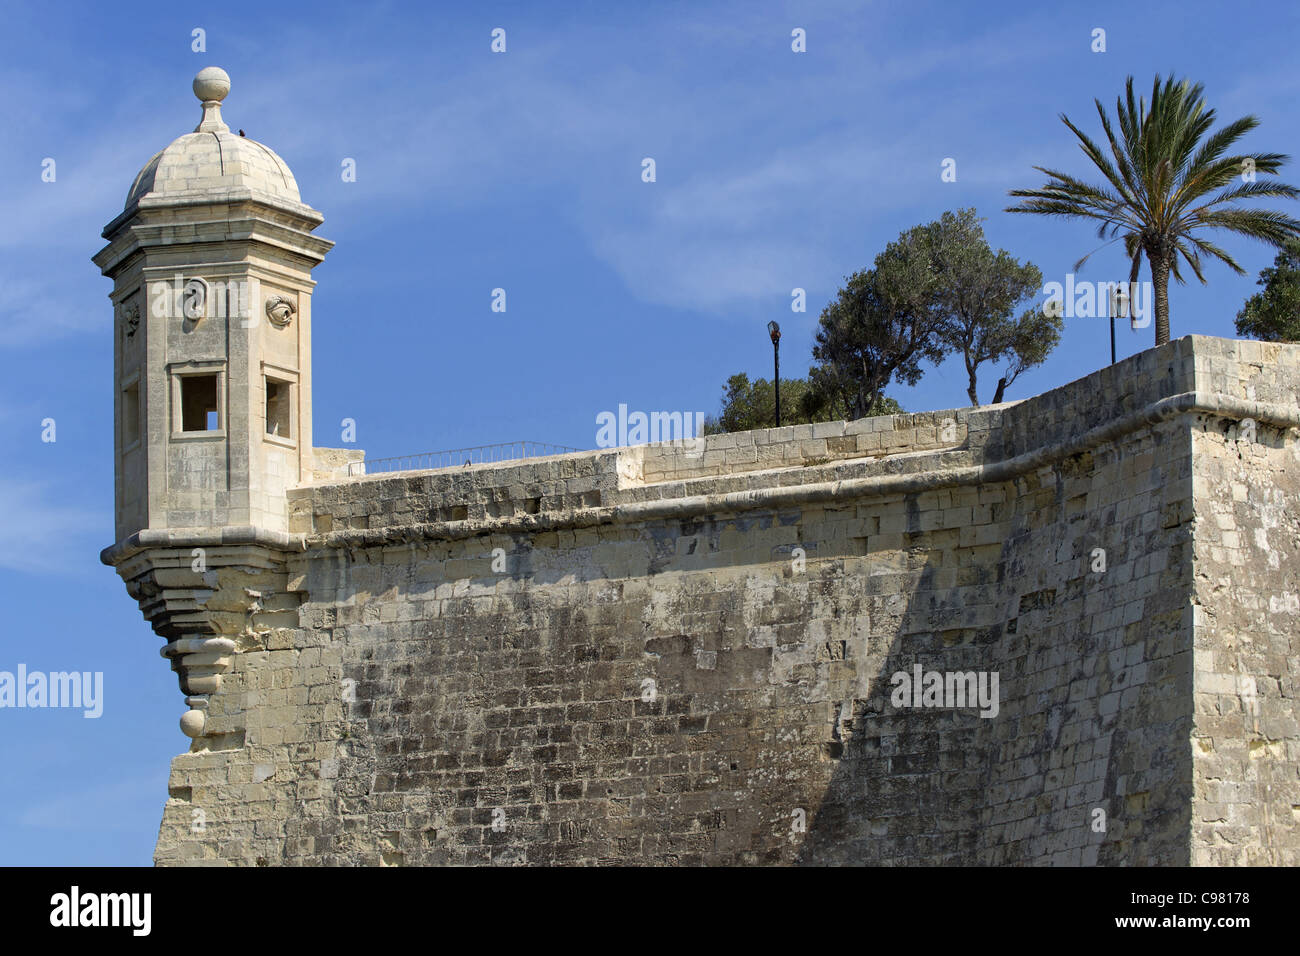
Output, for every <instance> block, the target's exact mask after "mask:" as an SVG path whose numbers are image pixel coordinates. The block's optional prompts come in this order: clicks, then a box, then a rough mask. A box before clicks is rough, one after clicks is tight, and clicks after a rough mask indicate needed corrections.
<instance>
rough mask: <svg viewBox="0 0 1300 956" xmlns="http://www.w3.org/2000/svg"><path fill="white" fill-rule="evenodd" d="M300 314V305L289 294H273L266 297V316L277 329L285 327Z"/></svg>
mask: <svg viewBox="0 0 1300 956" xmlns="http://www.w3.org/2000/svg"><path fill="white" fill-rule="evenodd" d="M297 314H298V306H297V304H296V303H295V302H294V301H293V299H292V298H290V297H289V296H284V295H272V296H268V297H267V299H266V317H267V319H269V320H270V322H271V324H272V325H274V326H275V327H276V328H277V329H283V328H285V327H286V326H287V325H288V324H289V323H290V322H292V321H293V317H294V316H295V315H297Z"/></svg>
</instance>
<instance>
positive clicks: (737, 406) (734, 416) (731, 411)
mask: <svg viewBox="0 0 1300 956" xmlns="http://www.w3.org/2000/svg"><path fill="white" fill-rule="evenodd" d="M774 393H775V390H774V389H773V388H772V383H771V382H770V381H768V380H767V379H764V378H760V379H755V380H754V381H753V382H751V381H750V380H749V376H748V375H746V374H745V373H743V372H741V373H739V374H736V375H733V376H731V378H729V379H727V384H726V385H724V386H723V388H722V411H721V412H720V413H719V414H718V416H717V417H716V418H715V417H709V418H707V419H705V422H704V434H706V435H717V434H720V433H722V432H740V431H749V430H750V429H753V428H773V427H775V425H776V395H775V394H774ZM902 411H903V409H902V408H901V407H900V406H899V404H898V403H897V402H896V401H894V400H893V399H892V398H886V399H884V400H883V401H882V402H881V403H880V405H879V406H878V408H877V409H876V410H874V411H873V412H872V414H874V415H894V414H899V413H901V412H902ZM845 417H846V411H845V409H844V407H843V405H842V404H840V403H839V402H838V401H837V400H836V399H834V398H833V397H832V396H829V395H826V394H824V393H820V394H819V393H818V392H817V391H816V390H815V389H814V388H813V386H812V385H811V384H810V383H809V381H808V380H807V379H802V378H783V379H781V424H782V425H808V424H811V423H813V422H835V421H841V420H843V419H844V418H845Z"/></svg>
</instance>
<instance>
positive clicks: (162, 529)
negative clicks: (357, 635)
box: [94, 67, 333, 737]
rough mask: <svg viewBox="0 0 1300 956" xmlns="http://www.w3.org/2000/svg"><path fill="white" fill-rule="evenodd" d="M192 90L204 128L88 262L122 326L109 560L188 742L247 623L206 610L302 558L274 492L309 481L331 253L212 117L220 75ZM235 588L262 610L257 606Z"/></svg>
mask: <svg viewBox="0 0 1300 956" xmlns="http://www.w3.org/2000/svg"><path fill="white" fill-rule="evenodd" d="M193 88H194V94H195V95H196V96H197V97H198V98H199V100H200V102H201V103H202V109H203V114H202V118H201V120H200V122H199V124H198V126H197V127H195V129H194V131H193V132H192V133H186V134H184V135H183V136H180V137H179V138H177V139H176V140H174V141H173V142H172V143H171V145H169V146H168V147H167V148H165V149H163V150H162V151H161V152H159V153H158V154H157V155H155V156H154V157H153V158H152V159H151V160H149V162H148V163H146V164H145V166H144V168H143V169H141V170H140V173H139V175H137V176H136V177H135V181H134V182H133V183H132V185H131V189H130V192H129V193H128V194H127V197H126V206H125V208H124V209H123V210H122V213H121V215H119V216H118V217H117V218H115V219H114V220H113V221H112V222H110V223H109V224H108V225H107V226H106V227H105V228H104V232H103V236H104V238H105V239H106V240H108V245H106V246H105V247H104V248H103V249H101V250H100V251H99V253H98V254H96V255H95V257H94V262H95V264H96V265H97V266H99V268H100V269H101V270H102V271H103V273H104V275H106V276H108V277H109V278H111V279H112V280H113V291H112V294H111V296H110V298H111V299H112V302H113V309H114V315H115V318H114V335H113V343H114V345H113V354H114V359H113V369H114V378H115V382H116V389H115V398H114V417H115V436H116V437H115V442H114V471H115V475H116V495H115V514H116V540H117V543H116V544H115V545H113V546H112V547H111V548H108V549H107V550H106V551H105V552H104V554H103V560H104V561H105V562H106V563H108V564H111V565H112V566H114V567H115V568H116V569H117V571H118V573H119V574H120V575H121V576H122V578H123V579H124V580H125V581H126V582H127V587H128V590H129V591H130V592H131V594H132V596H133V597H135V598H136V599H137V600H139V601H140V604H141V608H142V610H143V611H144V613H145V616H146V617H147V618H148V619H149V621H150V623H151V624H152V625H153V627H154V629H155V630H156V631H157V632H158V633H159V634H161V635H162V636H164V637H166V638H167V639H168V644H167V646H166V648H164V651H163V653H164V655H165V656H167V657H170V658H171V660H172V666H173V667H174V668H175V669H176V671H177V672H178V673H179V675H180V679H181V689H182V691H184V692H185V693H186V695H187V698H186V700H187V703H188V704H189V705H190V707H191V710H190V712H189V713H187V714H186V715H185V717H184V718H183V719H182V722H181V725H182V729H183V730H184V731H185V732H186V733H187V734H189V735H190V736H192V737H196V736H199V735H200V734H203V733H204V732H205V724H206V722H207V716H208V715H207V714H206V711H207V710H208V705H209V695H211V694H213V693H215V692H216V691H217V690H218V689H219V687H220V680H221V673H222V671H223V670H224V669H225V668H226V667H227V666H228V663H229V655H230V654H231V653H232V652H233V651H234V650H236V649H237V648H236V644H237V641H238V639H239V633H240V631H241V630H242V629H244V628H245V626H246V624H247V620H248V615H249V613H251V612H250V608H248V607H244V608H237V607H220V606H218V607H214V606H213V603H212V600H211V599H212V597H213V595H214V594H215V593H216V592H217V590H218V587H219V582H220V581H221V579H222V576H223V575H227V576H229V574H230V573H234V575H235V576H236V577H235V578H231V581H232V582H233V581H234V580H235V579H236V578H237V577H238V576H239V575H241V574H242V575H251V576H252V577H251V578H250V581H253V580H254V579H256V580H257V581H262V582H263V583H265V581H264V577H265V575H266V574H267V573H272V574H273V575H274V574H275V573H276V571H277V569H280V568H282V566H283V555H284V553H285V552H287V551H289V550H300V549H301V544H300V543H298V541H297V539H296V538H294V537H291V536H289V535H288V534H287V533H286V532H287V529H288V509H287V506H286V495H285V492H286V489H287V488H290V487H293V486H296V485H298V484H301V483H303V482H306V481H310V480H311V478H312V475H313V449H312V423H311V292H312V287H313V286H314V285H315V282H314V281H313V280H312V278H311V270H312V269H313V268H314V267H315V266H316V265H317V264H318V263H320V262H321V260H322V259H323V258H324V256H325V254H326V253H327V252H328V251H329V250H330V248H331V246H332V245H333V243H332V242H330V241H329V240H327V239H322V238H320V237H318V236H314V235H312V230H314V229H315V228H316V227H317V226H319V225H320V223H321V222H322V220H323V217H322V216H321V214H320V213H319V212H317V211H316V210H315V209H312V208H311V207H310V206H308V205H306V204H304V203H303V202H302V200H301V199H300V198H299V195H298V185H297V183H296V182H295V181H294V177H293V173H292V172H290V171H289V167H288V166H287V165H285V163H284V161H283V160H282V159H280V157H279V156H277V155H276V154H275V153H274V152H272V151H271V150H270V149H268V148H267V147H266V146H263V145H262V144H261V143H258V142H256V141H255V140H252V139H248V138H245V137H244V136H243V134H242V132H241V133H232V132H231V131H230V127H228V126H227V125H226V123H225V121H224V120H223V119H222V116H221V102H222V100H224V99H225V97H226V95H227V94H228V93H229V92H230V78H229V76H227V75H226V73H225V71H224V70H221V69H219V68H217V67H207V68H206V69H204V70H201V71H200V72H199V74H198V75H197V76H196V77H195V78H194V84H193ZM245 590H247V592H248V594H249V601H250V604H251V605H256V606H257V609H259V610H260V609H262V605H261V604H260V603H259V602H261V600H262V599H263V598H267V597H268V595H265V594H262V593H261V592H260V591H259V590H258V588H256V587H252V586H247V587H245ZM218 603H220V602H218Z"/></svg>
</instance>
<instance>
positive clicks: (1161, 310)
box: [1147, 249, 1169, 345]
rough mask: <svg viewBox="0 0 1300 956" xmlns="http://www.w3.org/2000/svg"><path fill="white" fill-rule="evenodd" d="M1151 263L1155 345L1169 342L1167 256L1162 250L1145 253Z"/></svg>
mask: <svg viewBox="0 0 1300 956" xmlns="http://www.w3.org/2000/svg"><path fill="white" fill-rule="evenodd" d="M1147 259H1148V260H1149V261H1150V263H1151V284H1152V285H1153V286H1154V292H1155V300H1156V345H1164V344H1165V343H1166V342H1168V341H1169V256H1168V255H1167V254H1166V253H1165V252H1164V250H1163V249H1162V250H1159V251H1157V252H1155V253H1152V252H1151V251H1150V250H1148V251H1147Z"/></svg>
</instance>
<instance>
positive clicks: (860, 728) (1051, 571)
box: [157, 338, 1300, 865]
mask: <svg viewBox="0 0 1300 956" xmlns="http://www.w3.org/2000/svg"><path fill="white" fill-rule="evenodd" d="M1237 349H1238V343H1225V342H1220V341H1219V340H1208V339H1203V338H1185V339H1181V340H1179V341H1177V342H1174V343H1171V344H1170V345H1168V346H1165V347H1163V348H1161V349H1157V350H1153V351H1150V352H1146V353H1142V354H1141V355H1138V356H1134V357H1133V358H1131V359H1128V360H1126V361H1125V362H1122V363H1120V364H1119V365H1118V366H1116V367H1114V368H1112V369H1108V370H1106V371H1104V372H1101V373H1097V374H1095V375H1093V376H1089V377H1088V378H1085V379H1081V380H1080V381H1078V382H1075V383H1071V384H1070V385H1067V386H1064V387H1063V388H1060V389H1056V390H1054V391H1052V392H1049V393H1047V394H1045V395H1042V396H1038V397H1036V398H1033V399H1029V400H1026V401H1024V402H1020V403H1017V404H1014V405H1006V406H998V407H995V408H986V409H981V410H979V411H953V412H939V413H932V414H931V415H928V416H895V417H894V418H893V419H892V420H886V421H885V423H884V424H882V425H879V426H877V425H875V424H874V420H871V421H872V424H871V425H864V423H862V422H856V423H848V424H847V425H846V424H844V423H839V425H838V432H837V431H836V429H834V428H832V429H830V430H829V432H826V431H825V430H824V431H823V435H822V436H821V437H817V436H816V433H815V431H814V433H813V435H806V434H804V433H803V431H801V430H797V429H780V430H772V431H770V432H766V433H763V432H758V433H748V436H747V438H748V439H752V441H750V440H747V439H746V438H742V437H741V436H719V437H720V438H722V439H733V438H734V439H735V443H734V444H731V443H730V442H723V443H720V444H717V443H716V441H717V440H716V439H713V438H711V439H710V444H709V445H706V451H705V454H704V455H703V456H699V455H688V452H689V451H690V449H688V448H683V447H680V446H678V447H676V448H674V447H671V446H668V447H649V448H647V447H642V448H636V449H619V450H611V451H608V452H591V453H582V454H576V455H566V456H559V457H556V458H551V459H544V460H538V461H532V462H520V463H514V464H505V465H492V466H474V467H471V468H464V469H446V470H442V471H438V472H422V473H421V472H414V473H405V474H398V475H392V476H374V477H366V478H353V479H346V480H337V481H330V482H326V483H322V484H318V485H313V486H309V487H303V488H299V489H296V490H293V491H291V492H290V493H289V494H290V502H289V510H290V518H289V528H290V533H291V534H290V536H289V537H290V538H292V537H293V535H298V536H300V540H301V550H295V549H293V548H292V547H289V546H287V545H286V546H285V548H284V551H283V555H282V558H281V559H280V560H282V562H283V568H284V571H283V576H282V577H275V575H274V574H272V572H270V571H268V570H266V569H260V570H259V569H257V568H253V567H251V566H247V567H244V568H242V569H241V568H231V569H229V570H227V571H225V572H223V575H224V576H223V577H222V578H221V579H220V580H215V581H214V582H212V585H213V595H212V596H211V597H209V598H207V600H208V601H211V602H215V603H214V606H222V607H229V608H234V609H236V610H239V609H242V610H241V611H240V613H242V615H243V616H242V618H239V616H238V615H237V614H236V613H235V611H234V610H232V611H231V612H230V614H231V615H232V616H231V617H230V620H231V621H235V620H242V622H243V623H242V626H241V627H240V628H239V635H238V636H239V644H240V652H239V653H238V654H236V655H234V659H233V660H234V663H233V668H232V671H231V672H230V673H229V674H228V675H226V677H225V678H224V684H223V689H222V692H221V693H220V694H219V695H214V702H213V710H212V712H211V716H210V718H209V724H208V733H207V735H205V736H204V737H201V738H199V739H198V740H196V741H195V743H194V747H193V748H192V751H191V752H190V753H188V754H184V755H181V756H180V757H178V758H176V761H175V762H174V764H173V770H172V779H171V784H170V798H169V800H168V802H167V806H166V810H165V812H164V818H163V825H162V829H161V831H160V835H159V843H158V849H157V859H158V861H159V862H160V863H172V862H210V863H223V862H224V863H244V864H255V863H265V864H299V865H314V864H353V863H365V864H406V865H410V864H440V863H455V864H471V863H473V864H478V863H484V864H486V863H492V864H516V863H528V864H546V863H602V862H644V863H659V864H674V863H715V864H742V863H785V864H819V863H898V864H941V863H959V864H1088V863H1101V864H1121V863H1123V864H1186V863H1205V862H1220V861H1223V862H1227V861H1229V860H1231V861H1232V862H1262V861H1278V862H1281V861H1292V862H1294V859H1295V856H1296V854H1297V846H1298V842H1297V835H1296V832H1295V828H1294V811H1293V807H1294V806H1295V805H1297V804H1300V800H1297V799H1296V796H1295V794H1296V786H1297V766H1298V764H1297V756H1298V754H1297V751H1296V746H1297V739H1296V732H1295V726H1296V724H1295V715H1294V710H1293V707H1294V681H1295V671H1296V661H1297V655H1296V653H1295V651H1296V648H1295V646H1294V641H1295V638H1294V637H1292V636H1291V634H1292V632H1293V630H1294V628H1293V627H1292V628H1291V629H1290V630H1288V624H1289V623H1292V622H1294V620H1295V617H1296V612H1294V611H1291V610H1288V609H1290V608H1291V607H1292V605H1293V604H1294V603H1295V602H1294V600H1293V599H1292V597H1289V596H1288V595H1294V594H1296V593H1300V583H1297V582H1296V580H1295V577H1296V574H1297V562H1296V557H1297V556H1296V555H1295V553H1294V548H1295V535H1294V530H1295V529H1294V522H1295V520H1296V519H1295V518H1294V517H1293V516H1294V515H1295V514H1296V513H1297V512H1296V510H1295V509H1294V508H1293V507H1288V506H1289V505H1290V504H1292V502H1291V501H1290V499H1289V498H1288V497H1287V496H1293V495H1294V493H1295V492H1294V489H1295V478H1294V474H1295V465H1294V463H1295V454H1296V447H1297V446H1296V438H1295V433H1294V431H1292V430H1289V429H1290V426H1289V425H1288V424H1287V423H1288V421H1290V422H1291V423H1293V424H1294V422H1295V421H1296V420H1300V395H1298V394H1297V384H1298V383H1300V374H1297V373H1298V372H1300V349H1297V348H1292V349H1284V350H1282V352H1281V353H1275V354H1271V355H1269V356H1262V357H1261V360H1260V361H1259V362H1258V363H1256V364H1255V365H1252V364H1251V363H1250V362H1248V361H1243V357H1242V355H1241V354H1240V353H1239V351H1238V350H1237ZM1250 388H1253V389H1254V391H1253V392H1252V391H1249V389H1250ZM1243 409H1245V410H1248V411H1251V412H1252V413H1253V414H1254V416H1255V418H1256V419H1257V420H1258V422H1259V426H1258V430H1257V434H1258V435H1259V436H1260V437H1259V440H1258V445H1257V446H1252V450H1251V451H1250V455H1249V457H1248V458H1247V457H1240V458H1239V457H1237V456H1236V449H1235V446H1234V448H1233V449H1232V450H1231V453H1229V449H1228V446H1227V445H1226V444H1224V442H1225V441H1226V439H1225V437H1224V427H1225V426H1224V423H1225V422H1239V420H1240V417H1242V415H1243V414H1244V412H1243ZM946 421H951V422H953V423H958V424H959V425H960V430H959V431H958V432H957V434H956V435H955V436H954V435H953V434H952V432H951V431H948V433H947V434H946V435H945V436H940V435H939V429H940V428H941V427H943V425H944V423H945V422H946ZM1230 427H1237V425H1235V424H1234V425H1230ZM930 428H933V429H934V431H935V434H934V436H933V438H932V437H931V435H930V434H929V432H928V431H925V429H930ZM908 433H911V437H910V438H907V439H906V442H908V443H907V444H902V443H903V442H904V441H905V439H904V438H903V437H902V436H906V435H908ZM865 434H870V435H880V436H887V437H882V438H881V439H880V444H879V445H878V446H875V447H871V448H865V447H859V445H858V441H859V439H860V438H861V436H863V435H865ZM940 437H947V438H956V440H955V441H952V442H941V441H939V438H940ZM834 438H839V439H847V438H852V439H853V450H852V452H850V451H849V450H848V448H849V446H848V443H847V442H842V443H841V444H840V445H838V446H837V447H836V450H834V451H832V448H831V445H830V444H829V442H830V441H831V439H834ZM895 439H897V441H898V442H899V443H900V444H893V442H894V441H895ZM819 441H822V442H826V443H827V444H826V448H825V452H823V450H822V447H821V446H820V445H817V444H816V443H817V442H819ZM809 442H812V443H813V444H812V445H811V446H810V445H809V444H808V443H809ZM742 447H746V448H748V447H752V448H753V449H754V456H755V460H754V461H752V462H750V461H735V462H734V463H733V464H734V467H727V459H726V455H727V453H728V452H730V451H733V450H736V449H739V448H742ZM710 448H711V450H712V451H713V452H715V453H716V452H719V451H720V452H721V453H722V456H723V457H722V463H723V464H722V465H721V466H720V465H719V464H718V459H717V458H716V457H715V458H714V459H712V460H710V459H709V458H708V453H709V450H710ZM760 449H762V450H763V451H762V452H761V455H762V462H765V463H766V464H762V463H761V462H760V451H759V450H760ZM795 449H797V452H796V451H795ZM778 451H779V453H780V454H779V455H778V454H777V453H776V452H778ZM787 451H789V452H790V454H787ZM778 460H779V461H780V462H781V465H780V466H777V465H776V464H775V462H776V461H778ZM755 465H757V466H758V467H749V466H755ZM720 468H721V470H719V469H720ZM1288 476H1289V477H1288ZM1234 482H1235V483H1236V484H1239V485H1243V486H1244V487H1245V489H1246V490H1245V492H1244V494H1245V497H1244V498H1240V497H1235V496H1237V495H1240V494H1241V492H1238V491H1237V490H1236V489H1235V488H1233V487H1230V486H1231V485H1232V484H1233V483H1234ZM1278 489H1280V492H1279V490H1278ZM1279 494H1280V495H1281V497H1279ZM1225 502H1226V503H1228V507H1230V509H1231V510H1230V513H1229V512H1227V511H1224V512H1223V515H1222V517H1223V518H1225V519H1226V518H1228V517H1231V520H1232V526H1231V527H1228V526H1227V525H1226V524H1224V523H1218V524H1217V525H1216V527H1217V528H1218V532H1216V533H1218V534H1220V535H1226V534H1230V533H1232V532H1234V531H1235V532H1237V534H1238V537H1236V538H1231V537H1229V538H1223V537H1220V538H1217V539H1216V538H1215V537H1214V536H1213V535H1212V534H1210V533H1209V532H1207V530H1206V529H1207V523H1210V522H1215V521H1216V519H1215V518H1214V517H1212V515H1213V514H1214V513H1215V512H1216V509H1218V510H1220V511H1222V510H1223V508H1224V506H1225ZM1288 515H1289V516H1292V517H1288ZM1256 529H1259V530H1260V531H1262V533H1263V534H1264V535H1265V536H1266V537H1267V539H1268V541H1269V543H1270V545H1271V543H1272V542H1273V540H1274V537H1275V536H1276V538H1277V539H1278V540H1279V541H1281V540H1282V539H1283V537H1284V536H1286V535H1287V534H1290V538H1289V541H1288V543H1287V544H1286V546H1285V547H1279V548H1278V549H1276V550H1270V549H1269V548H1268V547H1261V546H1260V545H1259V544H1258V535H1257V533H1256ZM1252 548H1253V549H1254V552H1251V553H1250V554H1249V555H1248V556H1246V557H1241V556H1242V555H1243V554H1244V553H1245V552H1247V551H1248V550H1249V549H1252ZM1288 549H1290V550H1288ZM1234 556H1238V557H1240V559H1241V560H1243V561H1247V560H1248V561H1249V567H1250V572H1251V578H1250V583H1251V584H1253V586H1254V591H1253V592H1252V593H1253V594H1254V597H1253V598H1251V599H1250V600H1246V601H1241V602H1240V603H1234V602H1235V601H1236V598H1235V595H1236V594H1237V593H1238V592H1237V591H1235V590H1233V588H1234V585H1236V584H1239V583H1241V577H1240V575H1241V567H1240V566H1238V565H1234V564H1233V561H1234ZM1274 561H1276V566H1274V564H1273V563H1272V562H1274ZM276 573H278V572H276ZM253 595H255V596H253ZM1266 599H1271V600H1272V603H1271V604H1270V603H1269V600H1266ZM1273 608H1276V610H1274V609H1273ZM918 666H919V667H920V669H921V671H922V673H925V672H940V673H959V672H960V673H971V674H975V675H984V676H985V677H986V678H990V677H991V676H992V675H996V676H997V679H998V694H997V697H996V704H995V705H994V706H993V707H986V708H983V710H984V711H985V712H987V713H988V716H981V708H980V707H975V706H960V705H954V704H953V703H952V702H946V703H945V705H943V706H913V703H914V701H912V700H911V699H910V698H908V699H901V700H900V699H899V698H897V697H895V695H894V688H895V675H896V674H899V673H907V674H911V673H913V672H914V669H915V668H917V667H918ZM1224 675H1231V676H1232V678H1233V682H1232V686H1231V687H1229V686H1228V684H1227V683H1226V682H1225V681H1224V680H1222V679H1220V678H1222V677H1223V676H1224ZM1246 678H1250V679H1252V680H1253V682H1254V683H1253V685H1252V686H1253V690H1252V691H1251V694H1250V695H1249V700H1248V701H1246V702H1245V703H1244V704H1242V703H1241V702H1242V701H1243V700H1244V699H1243V698H1242V697H1241V689H1242V687H1244V686H1245V684H1243V683H1242V681H1243V680H1244V679H1246ZM1234 707H1237V708H1238V709H1235V710H1234ZM1242 707H1245V708H1254V710H1253V711H1250V710H1249V709H1245V710H1243V709H1241V708H1242ZM1247 718H1249V719H1247ZM1251 720H1257V722H1258V728H1256V727H1255V726H1254V725H1253V724H1251V723H1250V721H1251ZM1252 774H1253V776H1252ZM1269 787H1271V788H1272V789H1271V790H1270V789H1268V788H1269ZM1260 788H1264V789H1263V790H1261V789H1260ZM1261 796H1262V797H1263V799H1261ZM196 811H197V813H198V814H199V817H201V819H202V823H203V826H202V828H201V829H198V830H196V829H195V820H196V816H195V814H196Z"/></svg>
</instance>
